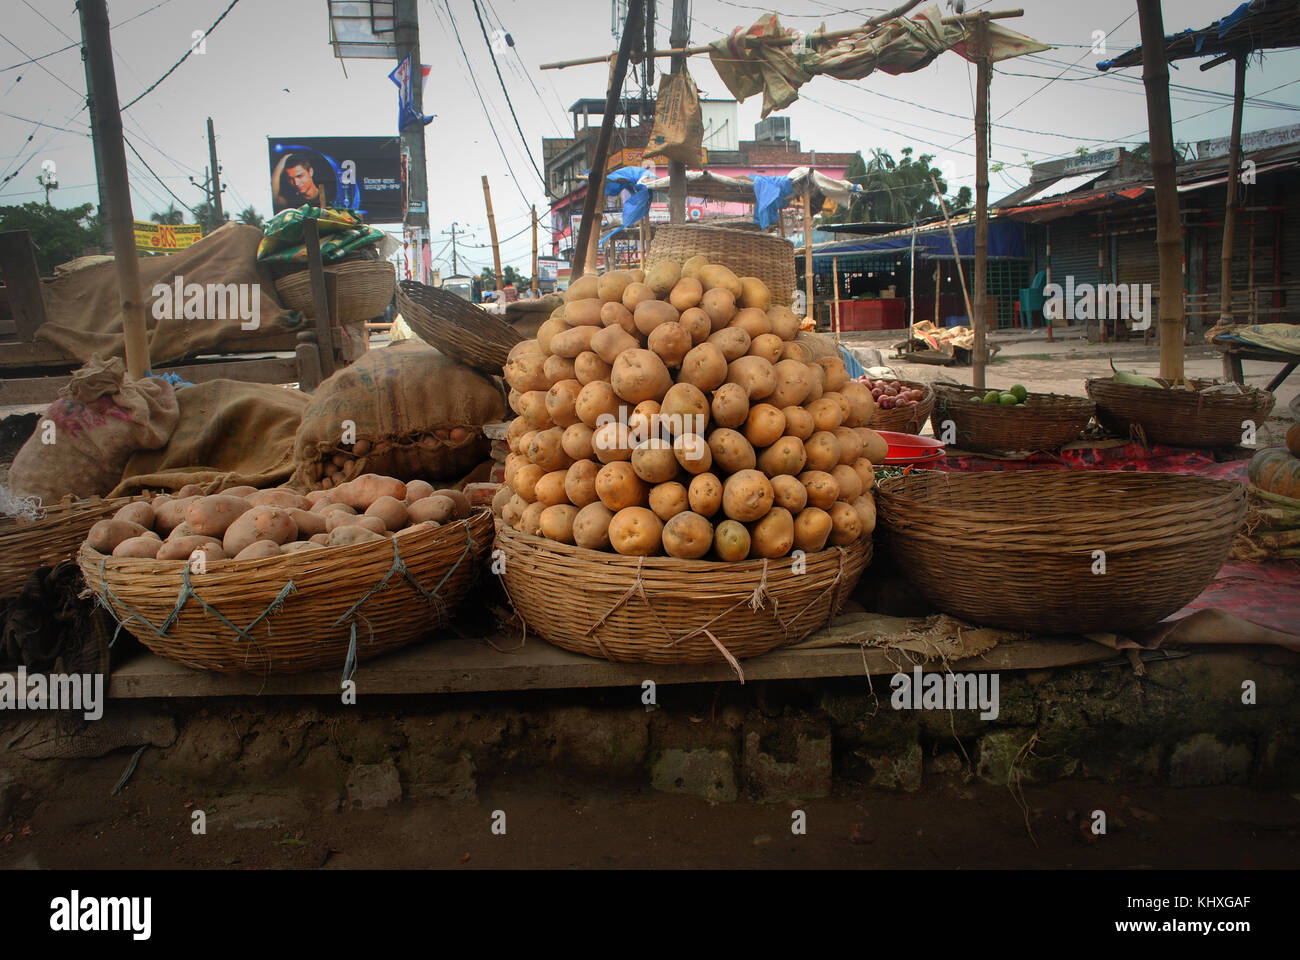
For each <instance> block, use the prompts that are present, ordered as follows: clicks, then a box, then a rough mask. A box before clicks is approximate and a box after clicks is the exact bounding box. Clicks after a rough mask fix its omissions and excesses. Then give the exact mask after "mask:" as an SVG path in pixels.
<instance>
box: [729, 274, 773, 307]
mask: <svg viewBox="0 0 1300 960" xmlns="http://www.w3.org/2000/svg"><path fill="white" fill-rule="evenodd" d="M737 302H738V303H739V304H740V305H741V306H742V307H754V308H756V309H758V310H766V309H767V308H768V307H769V306H771V304H772V291H771V290H769V289H768V288H767V284H766V283H764V282H763V281H762V280H760V279H758V277H741V278H740V296H739V297H737Z"/></svg>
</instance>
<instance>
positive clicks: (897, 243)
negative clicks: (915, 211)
mask: <svg viewBox="0 0 1300 960" xmlns="http://www.w3.org/2000/svg"><path fill="white" fill-rule="evenodd" d="M953 232H954V233H955V234H956V235H957V252H958V254H959V255H960V256H962V257H973V256H975V224H974V223H963V224H959V225H957V226H955V227H953ZM911 247H912V235H911V234H910V233H906V234H891V235H890V236H887V237H871V238H864V239H862V240H845V241H844V242H843V243H832V244H827V245H826V246H824V247H821V248H816V247H814V249H813V262H814V264H815V265H816V266H815V269H816V270H817V272H818V273H821V272H829V271H830V261H831V258H832V257H870V256H877V255H881V254H892V253H900V252H901V253H908V252H910V250H911ZM916 255H917V256H918V257H921V258H925V259H931V260H934V259H942V260H951V259H952V241H951V240H950V239H949V238H948V231H947V230H939V231H931V232H929V233H917V235H916ZM988 255H989V257H1006V258H1012V259H1024V258H1026V257H1028V255H1029V254H1028V249H1027V247H1026V245H1025V225H1024V224H1023V223H1020V222H1018V221H1015V220H990V221H989V248H988ZM800 256H802V254H800ZM818 260H820V261H822V262H823V264H824V267H823V265H822V264H818V263H817V261H818Z"/></svg>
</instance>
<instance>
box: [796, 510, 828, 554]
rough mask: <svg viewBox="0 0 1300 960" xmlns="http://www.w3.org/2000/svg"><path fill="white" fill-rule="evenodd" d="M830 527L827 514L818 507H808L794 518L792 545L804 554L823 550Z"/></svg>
mask: <svg viewBox="0 0 1300 960" xmlns="http://www.w3.org/2000/svg"><path fill="white" fill-rule="evenodd" d="M832 526H833V524H832V523H831V515H830V514H829V513H827V512H826V511H825V510H822V509H821V508H820V507H808V508H807V509H806V510H803V511H801V512H800V513H799V515H798V516H797V517H795V518H794V545H795V546H796V547H798V548H799V549H800V550H802V551H804V552H805V553H816V552H817V551H818V550H824V549H826V538H827V537H829V536H830V535H831V528H832Z"/></svg>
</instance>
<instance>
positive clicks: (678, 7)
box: [647, 0, 811, 309]
mask: <svg viewBox="0 0 1300 960" xmlns="http://www.w3.org/2000/svg"><path fill="white" fill-rule="evenodd" d="M690 38H691V21H690V11H689V6H688V0H673V20H672V28H671V31H670V33H669V44H670V45H671V46H672V48H673V49H674V50H684V49H686V44H687V42H688V41H689V40H690ZM647 59H650V58H649V53H648V51H647ZM685 69H686V57H684V56H680V57H673V59H672V72H673V73H678V72H680V71H682V70H685ZM668 222H669V223H685V222H686V164H684V163H678V162H677V161H676V160H669V161H668ZM810 309H811V308H810Z"/></svg>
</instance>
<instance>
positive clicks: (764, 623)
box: [497, 524, 871, 663]
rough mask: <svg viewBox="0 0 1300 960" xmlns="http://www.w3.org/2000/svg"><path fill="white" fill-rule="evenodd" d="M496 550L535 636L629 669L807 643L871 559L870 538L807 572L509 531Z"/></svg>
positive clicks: (823, 556) (501, 527) (833, 552)
mask: <svg viewBox="0 0 1300 960" xmlns="http://www.w3.org/2000/svg"><path fill="white" fill-rule="evenodd" d="M497 547H498V548H499V549H500V550H501V551H502V552H503V554H504V557H503V562H504V573H503V574H502V582H503V583H504V584H505V587H506V592H507V593H508V594H509V596H510V602H511V603H512V604H513V605H514V608H515V611H516V612H517V613H518V614H519V615H520V616H521V617H523V619H524V621H525V623H527V625H528V626H529V627H531V628H532V629H534V630H536V631H537V632H538V633H540V634H541V635H542V636H543V637H544V638H546V640H548V641H549V642H551V643H553V644H555V646H557V647H563V648H564V649H565V650H572V651H574V652H575V653H585V654H587V655H588V656H592V657H600V658H602V659H605V660H613V661H617V662H626V663H715V662H721V661H724V660H728V661H729V660H730V659H731V658H735V659H737V660H739V659H741V658H744V657H753V656H757V655H758V654H760V653H766V652H767V651H768V650H772V649H774V648H776V647H781V646H785V645H786V644H790V643H798V642H799V641H800V640H803V639H804V638H805V637H807V636H808V635H809V634H811V633H812V632H813V631H815V630H819V629H820V628H821V627H823V626H825V625H826V623H827V622H828V621H829V620H830V619H831V617H833V616H834V615H835V614H836V613H837V612H838V611H839V609H840V607H841V605H843V603H844V601H845V599H846V598H847V597H848V595H849V594H850V593H851V592H852V590H853V587H854V586H855V585H856V584H857V582H858V577H860V576H861V575H862V571H863V569H864V568H865V567H866V566H867V564H868V563H869V562H870V560H871V541H870V540H866V539H860V540H857V541H855V542H854V543H852V544H850V545H849V546H847V547H831V548H830V549H827V550H821V551H819V552H817V553H810V554H808V555H807V556H805V557H803V558H801V562H802V563H803V564H804V565H805V566H804V570H803V572H802V573H795V572H793V571H792V567H793V565H794V564H795V562H796V561H795V560H794V559H793V558H791V557H783V558H781V559H779V560H743V561H741V562H739V563H722V562H716V561H707V560H676V559H673V558H671V557H624V556H619V555H618V554H611V553H603V552H600V551H596V550H587V549H585V548H583V547H575V546H570V545H567V544H562V543H557V542H556V541H554V540H548V539H544V538H542V537H534V536H529V535H527V534H523V533H519V532H518V531H516V530H514V529H513V528H511V527H509V526H507V525H505V524H498V526H497ZM724 651H725V652H724Z"/></svg>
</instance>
